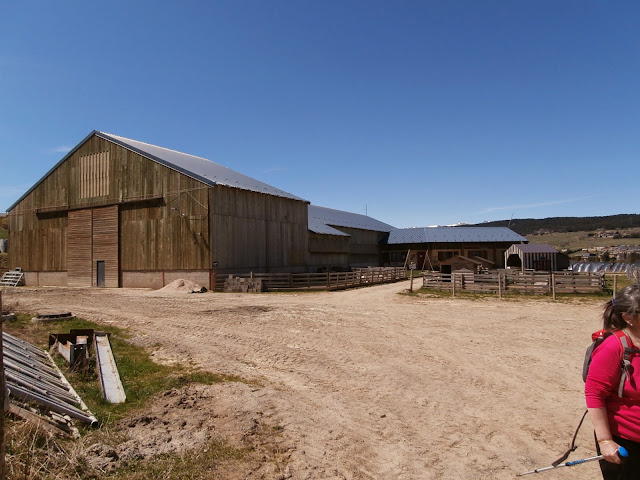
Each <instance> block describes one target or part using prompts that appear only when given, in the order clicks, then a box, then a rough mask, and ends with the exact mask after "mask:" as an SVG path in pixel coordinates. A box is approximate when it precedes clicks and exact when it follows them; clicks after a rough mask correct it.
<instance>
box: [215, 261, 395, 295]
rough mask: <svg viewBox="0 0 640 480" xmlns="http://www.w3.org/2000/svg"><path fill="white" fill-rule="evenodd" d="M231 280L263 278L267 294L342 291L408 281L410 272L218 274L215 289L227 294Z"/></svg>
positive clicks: (379, 270) (365, 269)
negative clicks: (286, 291)
mask: <svg viewBox="0 0 640 480" xmlns="http://www.w3.org/2000/svg"><path fill="white" fill-rule="evenodd" d="M228 278H254V279H260V280H261V281H262V289H263V290H264V291H277V290H341V289H345V288H354V287H364V286H367V285H374V284H380V283H389V282H397V281H400V280H406V278H407V272H406V270H405V269H404V268H402V267H380V268H373V267H372V268H362V269H357V270H354V271H352V272H327V273H245V274H228V275H223V274H219V275H216V278H215V290H216V291H220V292H221V291H224V284H225V281H226V280H227V279H228Z"/></svg>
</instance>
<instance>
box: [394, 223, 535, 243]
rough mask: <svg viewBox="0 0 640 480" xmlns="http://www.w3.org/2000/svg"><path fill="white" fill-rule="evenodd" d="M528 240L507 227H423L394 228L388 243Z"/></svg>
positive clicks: (516, 241) (517, 241)
mask: <svg viewBox="0 0 640 480" xmlns="http://www.w3.org/2000/svg"><path fill="white" fill-rule="evenodd" d="M526 241H528V240H527V239H526V238H525V237H523V236H522V235H519V234H517V233H516V232H514V231H513V230H510V229H509V228H507V227H422V228H400V229H397V230H392V231H391V232H390V233H389V239H388V240H387V244H388V245H397V244H404V243H459V242H513V243H519V242H526Z"/></svg>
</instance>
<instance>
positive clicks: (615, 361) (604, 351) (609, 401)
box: [585, 335, 640, 442]
mask: <svg viewBox="0 0 640 480" xmlns="http://www.w3.org/2000/svg"><path fill="white" fill-rule="evenodd" d="M629 346H630V347H633V348H638V347H636V346H634V345H629ZM622 350H623V347H622V344H621V343H620V340H619V339H618V337H616V336H615V335H610V336H609V337H607V338H606V339H605V340H604V342H602V344H601V345H600V346H599V347H598V348H597V349H596V350H595V351H594V352H593V355H592V361H591V366H590V367H589V375H588V376H587V382H586V384H585V398H586V401H587V407H588V408H603V407H605V408H606V409H607V415H608V417H609V428H610V429H611V433H612V434H613V435H617V436H619V437H623V438H626V439H628V440H633V441H635V442H640V355H633V356H632V357H631V368H632V370H631V372H630V378H627V381H626V382H625V384H624V390H623V391H622V398H620V397H618V385H619V382H620V371H621V370H620V361H621V359H622Z"/></svg>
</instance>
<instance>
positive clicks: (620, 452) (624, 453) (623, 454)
mask: <svg viewBox="0 0 640 480" xmlns="http://www.w3.org/2000/svg"><path fill="white" fill-rule="evenodd" d="M618 455H619V456H620V457H622V458H626V457H628V456H629V452H627V449H626V448H624V447H620V448H618ZM603 458H604V455H597V456H595V457H589V458H582V459H580V460H573V461H572V462H566V463H561V464H560V465H556V466H555V467H554V466H553V465H552V466H550V467H544V468H536V469H535V470H531V471H530V472H524V473H519V474H517V475H516V477H522V476H524V475H529V474H530V473H540V472H546V471H547V470H553V469H554V468H560V467H573V466H574V465H580V464H581V463H586V462H593V461H594V460H602V459H603Z"/></svg>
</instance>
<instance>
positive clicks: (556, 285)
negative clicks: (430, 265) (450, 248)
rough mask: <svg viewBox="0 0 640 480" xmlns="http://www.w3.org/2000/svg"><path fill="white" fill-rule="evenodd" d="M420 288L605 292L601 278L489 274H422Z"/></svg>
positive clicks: (593, 275) (590, 275) (563, 274)
mask: <svg viewBox="0 0 640 480" xmlns="http://www.w3.org/2000/svg"><path fill="white" fill-rule="evenodd" d="M422 282H423V288H431V289H438V290H451V291H452V292H453V293H454V294H455V292H459V291H462V290H464V291H467V292H491V293H499V294H502V292H504V291H509V290H510V291H515V292H522V293H538V294H546V293H552V294H554V295H555V294H556V293H589V292H599V291H602V290H604V288H605V279H604V275H602V274H599V273H574V272H553V273H544V272H492V273H478V274H474V273H453V274H446V273H437V272H423V274H422Z"/></svg>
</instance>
